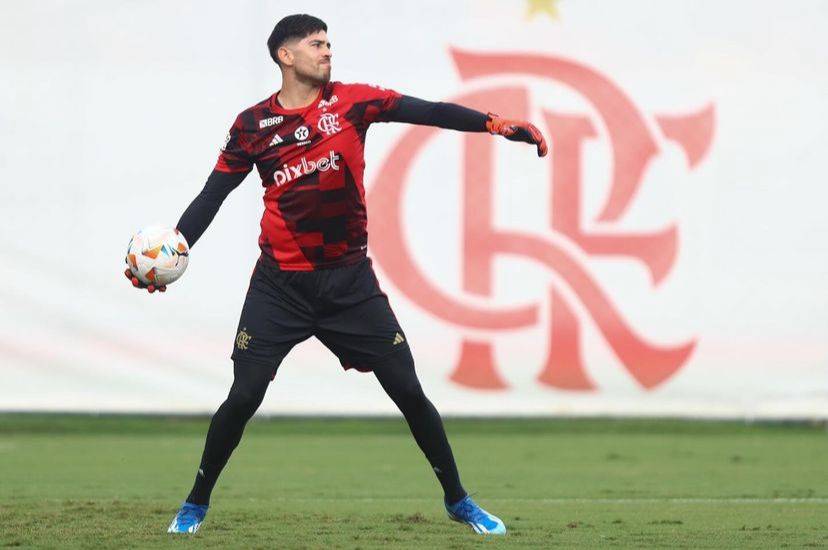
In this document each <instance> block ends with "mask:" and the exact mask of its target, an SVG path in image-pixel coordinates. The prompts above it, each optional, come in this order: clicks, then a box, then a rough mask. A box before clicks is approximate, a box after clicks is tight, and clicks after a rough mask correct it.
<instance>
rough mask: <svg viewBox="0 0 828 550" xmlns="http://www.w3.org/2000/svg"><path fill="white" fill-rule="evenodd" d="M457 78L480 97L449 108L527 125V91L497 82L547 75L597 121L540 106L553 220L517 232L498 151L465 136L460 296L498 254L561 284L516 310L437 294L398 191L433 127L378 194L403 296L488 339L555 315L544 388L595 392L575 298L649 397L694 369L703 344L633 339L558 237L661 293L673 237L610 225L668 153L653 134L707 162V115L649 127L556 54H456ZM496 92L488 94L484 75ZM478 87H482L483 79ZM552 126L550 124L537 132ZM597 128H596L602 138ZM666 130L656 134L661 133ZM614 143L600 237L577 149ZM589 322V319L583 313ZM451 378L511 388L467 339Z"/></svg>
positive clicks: (487, 353)
mask: <svg viewBox="0 0 828 550" xmlns="http://www.w3.org/2000/svg"><path fill="white" fill-rule="evenodd" d="M451 53H452V56H453V58H454V62H455V65H456V67H457V69H458V71H459V74H460V77H461V79H462V80H463V81H464V82H465V83H467V84H469V85H471V86H474V88H475V90H476V91H474V92H470V93H467V94H464V95H462V96H460V97H456V98H454V99H453V100H452V101H456V102H458V103H462V104H464V105H469V106H471V107H475V108H477V109H479V110H481V111H484V112H485V111H492V112H498V113H500V114H501V115H504V116H506V115H508V117H509V118H517V119H524V120H526V119H529V118H532V117H531V113H530V104H529V90H528V88H527V87H526V86H523V85H520V84H519V83H518V82H515V84H510V85H505V84H502V82H503V77H504V76H505V77H511V78H518V77H520V78H525V77H530V78H542V79H547V80H549V81H553V82H555V83H558V84H563V85H565V86H566V87H568V88H569V89H571V90H573V91H575V92H576V93H578V94H579V95H580V96H581V97H582V98H583V99H584V100H585V101H586V102H587V103H588V104H589V106H590V109H589V112H594V113H596V114H595V115H592V116H589V115H583V114H572V113H562V112H557V111H552V110H546V109H543V110H542V119H541V121H542V123H543V124H542V128H541V129H542V131H544V133H546V135H547V137H549V138H551V139H550V143H551V146H552V154H551V155H550V157H549V158H550V161H551V166H550V175H551V185H550V187H551V192H550V199H551V200H550V206H549V209H548V211H549V214H548V225H547V226H546V227H539V228H538V230H537V231H536V232H533V233H523V232H518V231H515V230H509V229H503V228H499V227H495V225H494V219H493V218H494V215H493V214H494V193H493V189H494V181H493V174H494V173H495V169H494V145H495V141H494V140H495V138H494V137H492V136H488V135H486V134H464V136H463V140H464V153H463V159H464V160H463V168H462V170H461V173H462V177H463V181H462V184H461V187H462V191H461V201H462V207H461V208H462V212H461V233H462V235H461V241H462V258H461V277H462V288H463V290H464V292H466V293H468V294H470V295H476V296H482V297H491V296H492V292H493V286H494V285H493V263H494V261H495V259H496V258H498V257H502V256H512V257H514V256H518V257H523V258H526V259H529V260H531V261H533V262H536V263H537V264H540V265H542V266H544V267H545V268H547V269H548V270H549V271H551V272H552V273H554V274H555V275H556V277H555V279H554V283H553V284H551V286H550V288H549V291H548V301H546V302H538V303H534V304H529V305H520V306H512V307H501V308H494V307H488V308H487V307H481V306H477V305H472V303H470V301H468V300H462V299H458V298H457V297H454V296H451V295H449V294H447V293H446V292H444V291H443V290H441V289H440V288H439V287H438V286H437V285H435V284H434V283H433V282H432V281H431V280H430V279H429V278H428V277H427V276H426V275H425V274H424V273H423V271H422V270H421V269H420V268H419V267H418V265H417V262H416V261H415V258H414V257H413V256H412V254H411V251H410V250H409V248H408V245H407V243H406V240H405V237H404V227H403V223H404V220H405V216H404V215H403V208H402V203H403V196H404V195H405V193H404V190H405V184H406V183H407V180H408V175H409V174H410V173H411V172H412V169H413V166H414V161H415V160H416V159H417V157H418V155H419V154H420V153H421V152H422V151H423V149H424V147H425V145H426V144H427V143H428V141H429V140H430V139H431V138H432V137H434V136H435V135H436V132H437V131H438V130H437V129H434V128H428V127H414V128H412V129H410V130H408V131H407V132H406V133H405V134H403V137H402V138H401V139H400V140H399V142H398V143H397V144H396V146H395V147H394V148H393V149H392V150H391V151H390V152H389V154H388V157H387V158H386V160H385V162H384V164H383V166H382V167H381V169H380V170H379V171H378V174H381V176H380V177H379V178H378V180H377V181H376V182H375V183H374V185H373V186H372V188H371V193H370V195H369V197H368V201H369V203H370V204H371V212H372V218H371V232H372V234H373V235H376V236H377V237H376V238H375V239H374V240H373V241H372V249H373V255H374V257H375V258H376V259H377V261H378V263H379V264H380V265H381V267H382V268H383V271H384V272H385V274H386V275H387V276H388V278H389V279H390V280H391V282H393V283H394V284H395V285H396V287H397V288H398V289H399V290H401V291H402V292H403V293H404V294H405V295H406V296H407V297H408V298H409V299H410V300H411V301H413V302H414V303H415V304H417V305H418V306H419V307H420V308H422V309H424V310H426V311H428V312H429V313H431V314H432V315H434V316H436V317H438V318H439V319H441V320H443V321H445V322H448V323H451V324H453V325H455V326H459V327H463V328H468V329H485V330H489V331H503V330H515V329H522V328H529V327H533V326H536V325H537V324H538V323H539V322H540V318H541V314H540V309H541V307H542V305H543V304H544V303H546V304H548V307H549V315H548V318H549V326H548V339H547V342H546V358H545V360H544V362H543V365H541V367H540V372H539V373H538V376H537V380H538V381H539V382H540V383H541V384H544V385H547V386H551V387H554V388H558V389H564V390H575V391H585V390H592V389H595V388H596V387H597V386H596V384H595V382H594V381H593V380H592V379H591V378H590V376H589V374H588V372H587V366H586V365H585V363H584V360H583V357H582V342H581V341H582V325H583V322H584V319H582V318H579V313H578V311H577V310H576V308H575V307H574V306H573V304H572V303H571V302H572V301H573V300H575V301H577V302H579V303H580V306H581V310H582V311H584V312H585V315H586V316H588V317H589V318H590V319H591V321H592V322H594V324H595V326H597V328H598V330H599V332H600V333H601V335H602V337H603V339H604V340H605V342H606V343H607V344H608V346H609V347H610V348H611V349H612V351H613V352H614V353H615V355H616V357H617V358H618V359H619V360H620V362H621V364H622V365H623V366H624V368H625V369H626V370H627V371H628V372H629V374H630V375H631V376H632V377H633V379H635V380H636V381H637V382H638V383H639V384H640V385H641V386H643V387H644V388H647V389H649V388H654V387H656V386H658V385H659V384H661V383H663V382H664V381H666V380H667V379H669V378H670V377H671V376H673V375H674V374H675V373H676V372H677V371H678V370H679V369H680V368H681V367H682V366H683V365H684V364H685V363H686V361H687V360H688V358H689V357H690V354H691V353H692V351H693V349H694V347H695V341H688V342H685V343H683V344H680V345H674V346H665V345H661V344H657V343H653V342H651V341H649V340H648V339H646V338H645V337H643V336H641V335H640V334H638V332H636V331H635V330H634V329H633V327H632V326H631V325H630V323H629V322H628V321H627V320H626V319H625V317H624V316H623V315H622V313H621V312H620V311H619V309H618V308H617V307H616V305H615V304H614V303H613V300H612V299H611V298H610V296H609V293H608V292H607V291H606V290H605V289H604V288H602V286H601V285H600V284H599V283H598V281H597V280H596V278H595V277H594V276H593V275H592V274H591V273H590V271H589V269H588V268H587V266H586V265H584V264H583V262H582V261H581V260H579V259H578V257H576V256H574V255H573V254H572V253H571V252H570V251H569V250H570V249H569V247H568V246H567V247H565V246H561V241H562V240H566V241H568V242H569V244H571V245H573V246H575V247H577V248H578V249H580V251H581V252H583V254H584V255H586V256H589V257H612V258H616V259H619V260H626V261H634V262H637V263H639V264H642V265H643V266H644V267H645V268H646V269H647V271H648V272H649V275H650V279H651V282H652V284H653V286H657V285H659V284H660V283H662V282H663V281H664V279H665V277H666V276H667V275H668V273H669V272H670V270H671V269H672V267H673V264H674V262H675V258H676V253H677V248H678V245H677V242H678V230H677V227H676V226H675V224H673V225H671V226H669V227H667V228H665V229H661V230H657V231H652V232H646V233H634V232H629V231H622V230H617V229H616V230H613V224H615V223H618V222H620V221H622V219H623V218H624V215H625V214H626V213H627V211H628V210H629V208H630V206H631V205H632V204H633V199H634V198H635V196H636V192H637V191H638V189H639V187H640V186H641V184H642V181H643V175H644V173H645V170H646V168H647V166H648V165H649V164H650V162H651V161H652V160H653V159H654V158H655V157H656V156H657V155H658V154H659V153H660V148H659V139H661V140H665V141H667V140H669V141H673V142H675V143H676V144H677V145H678V146H679V147H680V148H681V149H682V150H683V151H684V153H685V156H686V158H687V162H688V165H689V168H690V169H693V168H695V167H696V166H697V165H698V164H699V162H700V161H701V160H702V159H703V158H704V156H705V155H706V153H707V150H708V148H709V146H710V143H711V141H712V136H713V124H714V114H713V108H712V106H708V107H706V108H705V109H702V110H701V111H699V112H697V113H693V114H689V115H680V116H656V117H654V121H653V123H649V124H648V122H647V121H646V119H645V117H644V115H643V114H642V113H641V112H640V111H639V109H638V108H637V107H636V106H635V105H634V104H633V102H632V101H631V100H630V98H629V97H627V95H626V94H625V93H624V92H623V91H622V90H621V89H620V88H619V87H618V86H617V85H615V84H614V83H613V82H612V81H611V80H609V79H608V78H607V77H605V76H604V75H602V74H601V73H599V72H597V71H595V70H593V69H591V68H589V67H586V66H584V65H581V64H579V63H576V62H573V61H570V60H566V59H562V58H559V57H554V56H541V55H528V54H509V55H504V54H476V53H471V52H461V51H456V50H455V51H452V52H451ZM489 77H496V78H499V82H500V83H501V84H499V85H496V86H492V87H489V88H486V87H483V86H484V85H485V84H486V82H485V80H484V79H486V78H489ZM481 82H482V84H481ZM543 126H545V128H544V127H543ZM599 130H602V132H599ZM656 132H658V134H656ZM599 136H606V138H607V141H608V145H609V149H610V151H611V156H612V169H611V175H610V181H609V184H608V186H607V188H608V192H607V194H606V198H605V199H604V202H603V207H602V208H601V209H600V213H599V214H598V216H597V217H596V219H595V220H594V221H596V222H598V223H599V224H600V227H601V228H602V229H600V230H595V229H589V228H587V227H585V224H584V223H583V220H582V218H583V216H582V195H583V191H584V189H583V182H582V180H581V178H582V169H581V168H582V166H581V158H582V150H583V148H584V145H585V144H586V143H587V142H588V141H589V140H595V139H597V138H598V137H599ZM581 316H582V317H583V316H584V314H581ZM460 346H461V349H460V356H459V360H458V362H457V364H456V366H455V368H454V370H453V372H452V374H451V379H452V380H453V381H454V382H456V383H458V384H460V385H463V386H467V387H472V388H479V389H504V388H506V387H507V383H506V381H505V380H504V378H503V377H502V375H501V373H500V371H499V369H498V366H497V365H496V363H495V360H494V347H493V343H492V342H491V341H487V340H486V339H484V338H481V337H477V338H472V337H464V338H463V339H462V341H461V344H460Z"/></svg>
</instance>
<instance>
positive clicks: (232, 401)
mask: <svg viewBox="0 0 828 550" xmlns="http://www.w3.org/2000/svg"><path fill="white" fill-rule="evenodd" d="M234 373H235V379H234V380H233V386H232V387H231V388H230V393H229V394H228V395H227V402H228V404H229V405H230V406H231V407H232V408H233V409H235V410H239V411H245V412H249V413H250V414H251V415H252V414H253V412H255V411H256V409H258V408H259V405H260V404H261V403H262V400H263V399H264V395H265V392H266V391H267V386H268V385H269V384H270V373H271V369H270V367H266V366H263V365H258V364H242V363H239V362H236V363H235V365H234Z"/></svg>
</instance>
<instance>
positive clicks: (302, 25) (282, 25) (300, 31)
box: [267, 13, 328, 65]
mask: <svg viewBox="0 0 828 550" xmlns="http://www.w3.org/2000/svg"><path fill="white" fill-rule="evenodd" d="M319 31H325V32H328V25H326V24H325V22H324V21H322V20H321V19H319V18H318V17H314V16H312V15H308V14H306V13H297V14H296V15H288V16H287V17H284V18H282V20H281V21H279V22H278V23H276V26H275V27H273V32H272V33H270V38H268V39H267V51H268V52H270V57H272V58H273V61H275V62H276V64H277V65H279V54H278V52H279V48H281V47H282V45H283V44H284V43H285V42H287V41H288V40H291V39H292V38H299V39H300V40H301V39H302V38H305V37H306V36H308V35H310V34H313V33H315V32H319Z"/></svg>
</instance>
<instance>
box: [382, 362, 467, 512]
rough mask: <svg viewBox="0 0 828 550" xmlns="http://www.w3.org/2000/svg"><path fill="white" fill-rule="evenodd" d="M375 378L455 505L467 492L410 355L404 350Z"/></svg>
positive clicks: (450, 500) (447, 496) (449, 502)
mask: <svg viewBox="0 0 828 550" xmlns="http://www.w3.org/2000/svg"><path fill="white" fill-rule="evenodd" d="M374 375H375V376H376V377H377V379H378V380H379V383H380V384H381V385H382V387H383V389H384V390H385V392H386V393H387V394H388V396H389V397H391V399H392V400H393V401H394V403H395V404H396V405H397V407H399V409H400V412H402V413H403V416H404V417H405V420H406V421H407V422H408V427H409V428H410V429H411V434H412V435H413V436H414V439H415V441H416V442H417V445H418V446H419V447H420V450H422V451H423V454H425V456H426V458H427V459H428V462H429V463H430V464H431V468H432V470H434V473H435V474H436V475H437V479H438V481H439V482H440V485H441V486H442V487H443V493H444V499H445V501H446V503H447V504H454V503H456V502H458V501H460V500H462V499H463V498H464V497H465V496H466V491H465V489H463V486H462V485H461V483H460V474H459V473H458V472H457V465H456V464H455V462H454V455H453V454H452V452H451V446H450V445H449V442H448V438H447V437H446V431H445V429H444V428H443V421H442V419H441V418H440V414H439V413H438V412H437V409H436V408H434V405H433V404H432V403H431V401H429V400H428V398H426V396H425V394H424V393H423V389H422V387H421V386H420V382H419V380H418V379H417V374H416V372H415V371H414V360H413V359H412V357H411V353H410V352H409V351H408V350H405V351H404V352H400V353H397V354H395V355H394V356H392V357H391V358H389V360H388V362H387V363H385V364H383V365H382V366H380V367H377V368H375V369H374Z"/></svg>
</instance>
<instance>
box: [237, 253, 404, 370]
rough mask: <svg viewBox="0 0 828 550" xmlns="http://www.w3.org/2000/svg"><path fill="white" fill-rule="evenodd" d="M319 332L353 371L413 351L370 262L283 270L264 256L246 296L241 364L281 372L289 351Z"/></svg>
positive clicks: (240, 338) (240, 329) (239, 335)
mask: <svg viewBox="0 0 828 550" xmlns="http://www.w3.org/2000/svg"><path fill="white" fill-rule="evenodd" d="M311 336H316V337H317V338H318V339H319V340H320V341H321V342H322V343H323V344H324V345H325V346H326V347H327V348H328V349H330V350H331V351H332V352H333V353H334V354H335V355H336V356H337V357H338V358H339V361H340V363H342V366H343V367H344V368H346V369H349V368H355V369H357V370H360V371H366V372H367V371H371V370H373V368H374V366H375V365H377V364H378V363H379V362H381V361H382V360H383V359H384V358H386V357H388V356H389V355H391V354H395V353H399V352H403V351H404V352H405V353H410V351H409V348H408V339H407V338H406V336H405V334H404V333H403V331H402V329H401V328H400V325H399V323H398V322H397V318H396V316H395V315H394V312H393V311H391V306H390V304H389V303H388V297H387V296H386V295H385V294H384V293H383V292H382V290H380V287H379V283H378V282H377V277H376V275H374V270H373V269H372V268H371V260H370V259H368V258H365V259H363V260H361V261H360V262H359V263H356V264H353V265H348V266H344V267H337V268H332V269H320V270H317V271H282V270H280V269H279V268H278V267H277V265H276V263H275V262H274V261H273V260H272V259H271V258H269V257H268V256H266V255H264V254H263V255H262V256H261V257H260V258H259V261H258V263H257V264H256V268H255V269H254V270H253V276H252V277H251V279H250V288H249V289H248V290H247V297H246V298H245V300H244V307H243V308H242V313H241V318H240V319H239V326H238V330H237V332H236V340H235V342H234V346H233V355H232V358H233V360H234V361H252V362H256V363H263V364H267V365H270V366H272V368H273V373H274V375H275V373H276V369H277V368H279V365H280V364H281V362H282V359H284V358H285V356H286V355H287V354H288V352H289V351H290V350H291V349H292V348H293V346H295V345H296V344H298V343H299V342H302V341H303V340H306V339H308V338H309V337H311Z"/></svg>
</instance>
